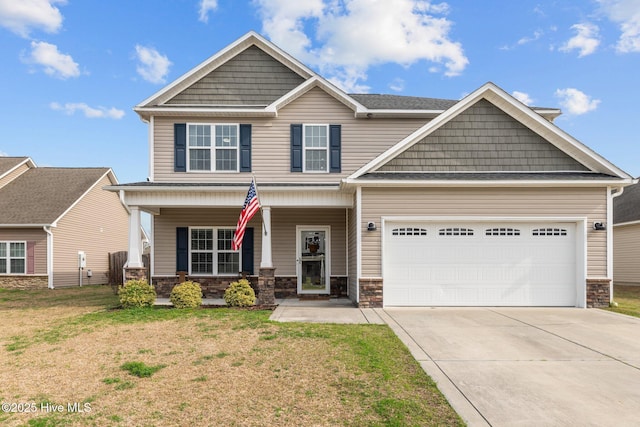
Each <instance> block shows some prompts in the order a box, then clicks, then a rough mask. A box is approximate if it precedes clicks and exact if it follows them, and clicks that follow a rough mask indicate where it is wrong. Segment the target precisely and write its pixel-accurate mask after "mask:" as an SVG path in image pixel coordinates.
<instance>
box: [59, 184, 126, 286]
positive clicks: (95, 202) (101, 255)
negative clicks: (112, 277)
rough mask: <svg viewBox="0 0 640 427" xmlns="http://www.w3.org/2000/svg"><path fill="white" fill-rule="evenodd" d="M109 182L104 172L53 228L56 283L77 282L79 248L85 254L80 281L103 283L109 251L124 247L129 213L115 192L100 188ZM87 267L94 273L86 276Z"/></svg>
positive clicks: (61, 284) (72, 283)
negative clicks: (85, 264)
mask: <svg viewBox="0 0 640 427" xmlns="http://www.w3.org/2000/svg"><path fill="white" fill-rule="evenodd" d="M112 184H113V183H112V182H111V180H110V179H109V178H108V177H107V176H104V177H103V178H102V179H101V180H100V182H98V183H97V184H96V185H95V186H94V187H93V188H92V189H91V190H90V191H89V192H88V193H87V194H85V196H84V197H82V198H81V199H80V201H79V202H78V203H77V204H76V205H75V206H74V207H72V208H71V209H70V210H69V211H68V212H67V213H66V215H64V216H63V217H62V219H60V221H58V224H57V227H54V228H53V244H54V249H53V269H54V271H53V281H54V286H55V287H59V286H74V285H78V284H79V272H78V251H84V252H85V253H86V257H87V268H86V269H85V270H84V272H83V279H82V282H83V284H105V283H108V276H107V274H108V271H109V257H108V254H109V253H110V252H119V251H126V250H127V248H128V241H129V214H128V212H127V210H126V209H125V207H124V206H123V205H122V203H121V202H120V198H119V197H118V194H117V193H113V192H110V191H105V190H103V189H102V187H104V186H107V185H112ZM87 270H91V271H92V273H93V277H91V278H90V277H88V276H87Z"/></svg>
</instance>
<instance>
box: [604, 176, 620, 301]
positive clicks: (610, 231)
mask: <svg viewBox="0 0 640 427" xmlns="http://www.w3.org/2000/svg"><path fill="white" fill-rule="evenodd" d="M611 190H612V188H611V187H607V196H608V197H607V278H611V282H610V283H609V302H613V199H615V198H616V197H618V196H621V195H622V193H624V187H618V188H617V189H616V190H617V191H616V192H615V193H612V192H611Z"/></svg>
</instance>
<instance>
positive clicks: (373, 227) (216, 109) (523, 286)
mask: <svg viewBox="0 0 640 427" xmlns="http://www.w3.org/2000/svg"><path fill="white" fill-rule="evenodd" d="M135 111H136V112H137V113H138V114H139V115H140V117H141V118H142V120H143V121H145V122H146V123H148V126H149V156H150V166H149V167H150V177H149V181H148V182H141V183H132V184H123V185H119V186H112V187H111V189H112V190H113V191H120V192H121V193H122V198H123V200H125V202H126V204H127V205H128V206H129V207H130V210H131V212H132V216H131V218H132V219H131V224H130V230H134V231H133V236H132V238H131V239H130V248H129V253H130V258H129V264H128V267H129V273H130V274H135V273H136V269H139V268H141V267H142V263H141V260H140V252H141V250H140V248H139V241H140V239H139V238H137V237H136V235H135V230H137V229H139V221H140V215H139V212H141V211H145V212H149V213H151V214H152V216H153V220H152V233H151V234H152V236H151V239H152V248H153V249H152V257H151V258H152V263H151V277H152V280H153V282H154V283H155V285H156V287H157V288H158V290H159V291H160V293H164V294H166V293H168V292H169V290H170V288H171V286H173V285H174V284H175V283H177V280H178V278H177V277H178V272H184V274H186V276H188V277H189V278H190V279H192V280H197V281H198V282H200V283H201V284H203V286H204V289H205V295H207V296H219V295H220V294H221V292H222V290H224V288H225V287H226V286H227V284H228V283H229V282H230V281H232V280H235V279H236V278H237V277H238V274H239V272H245V273H246V274H248V275H249V277H250V278H251V279H252V282H253V283H254V284H256V283H257V284H258V286H257V287H258V290H259V292H265V291H264V288H261V285H262V286H268V285H273V286H274V287H275V293H276V295H277V296H295V295H307V294H308V295H334V296H348V297H349V298H350V299H352V300H353V301H354V303H355V304H358V305H360V306H365V307H366V306H383V305H385V306H412V305H413V306H431V305H439V306H447V305H455V306H504V305H506V306H579V307H584V306H587V305H599V304H607V303H608V302H609V298H610V287H611V284H610V282H611V274H612V273H611V269H612V268H611V265H612V260H611V253H612V251H611V245H612V238H611V232H610V230H611V227H610V225H611V207H612V196H613V194H615V193H616V192H617V191H619V190H620V188H621V187H623V186H625V185H628V184H630V183H631V182H632V181H633V180H632V177H631V176H629V175H628V174H626V173H625V172H624V171H622V170H620V169H619V168H617V167H616V166H615V165H613V164H612V163H610V162H609V161H607V160H606V159H604V158H603V157H601V156H600V155H598V154H597V153H595V152H593V151H592V150H590V149H589V148H587V147H586V146H584V145H583V144H582V143H580V142H579V141H577V140H576V139H574V138H572V137H571V136H570V135H568V134H566V133H565V132H563V131H562V130H561V129H559V128H558V127H557V126H556V125H554V123H553V119H554V118H555V117H557V116H558V115H559V114H560V111H559V110H557V109H549V108H530V107H528V106H526V105H524V104H522V103H520V102H519V101H517V100H516V99H514V98H513V97H512V96H510V95H509V94H508V93H506V92H505V91H503V90H502V89H500V88H499V87H497V86H496V85H494V84H492V83H487V84H485V85H483V86H482V87H480V88H478V89H477V90H475V91H473V92H472V93H470V94H469V95H468V96H466V97H465V98H464V99H462V100H459V101H453V100H442V99H431V98H418V97H408V96H396V95H374V94H348V93H345V92H344V91H342V90H340V89H339V88H337V87H335V86H334V85H332V84H331V83H330V82H328V81H327V80H325V79H324V78H323V77H322V76H320V75H318V74H317V73H316V72H314V71H312V70H311V69H309V68H308V67H306V66H305V65H304V64H302V63H301V62H300V61H298V60H296V59H295V58H293V57H292V56H290V55H289V54H287V53H286V52H284V51H282V50H281V49H279V48H278V47H277V46H275V45H274V44H272V43H271V42H269V41H267V40H265V39H264V38H262V37H261V36H259V35H258V34H256V33H253V32H250V33H248V34H246V35H245V36H243V37H241V38H240V39H238V40H237V41H235V42H234V43H232V44H231V45H229V46H228V47H226V48H225V49H223V50H222V51H220V52H218V53H216V54H215V55H213V56H212V57H210V58H209V59H207V60H206V61H204V62H203V63H201V64H200V65H198V66H197V67H195V68H194V69H192V70H191V71H189V72H188V73H186V74H185V75H183V76H182V77H180V78H178V79H177V80H175V81H174V82H172V83H171V84H169V85H167V86H166V87H164V88H163V89H162V90H160V91H159V92H157V93H155V94H153V95H152V96H151V97H149V98H148V99H146V100H144V101H143V102H141V103H140V104H139V105H137V106H136V107H135ZM254 178H255V182H256V186H257V189H258V195H259V199H260V203H261V206H262V209H261V213H260V214H257V215H256V216H255V217H254V218H253V219H252V220H251V221H250V223H249V229H248V231H247V233H246V235H245V239H244V244H243V246H242V248H241V249H240V250H238V251H234V250H232V246H231V241H232V239H233V235H234V229H235V225H236V221H237V219H238V215H239V213H240V208H241V206H242V204H243V201H244V199H245V196H246V194H247V190H248V188H249V185H250V183H251V181H252V180H253V179H254ZM265 295H266V294H265Z"/></svg>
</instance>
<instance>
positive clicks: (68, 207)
mask: <svg viewBox="0 0 640 427" xmlns="http://www.w3.org/2000/svg"><path fill="white" fill-rule="evenodd" d="M117 184H118V181H117V180H116V177H115V176H114V174H113V172H112V171H111V169H109V168H51V167H36V165H35V163H34V162H33V161H32V160H31V159H30V158H28V157H0V287H4V288H46V287H49V288H54V287H62V286H78V285H79V284H80V283H81V281H82V284H104V283H107V282H108V277H107V274H108V271H109V259H108V253H109V252H117V251H123V250H126V249H127V247H128V243H127V242H128V236H129V229H128V224H129V213H128V211H127V209H126V206H124V205H123V204H122V202H121V201H120V199H119V197H118V195H117V194H114V193H112V192H108V191H105V190H103V187H105V186H110V185H117ZM79 252H84V254H85V260H86V267H85V268H83V269H82V270H81V269H80V268H79V260H78V259H79V254H78V253H79Z"/></svg>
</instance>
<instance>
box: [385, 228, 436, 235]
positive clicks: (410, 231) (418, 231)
mask: <svg viewBox="0 0 640 427" xmlns="http://www.w3.org/2000/svg"><path fill="white" fill-rule="evenodd" d="M391 235H392V236H426V235H427V230H425V229H424V228H413V227H406V228H404V227H403V228H394V229H393V230H391Z"/></svg>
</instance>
